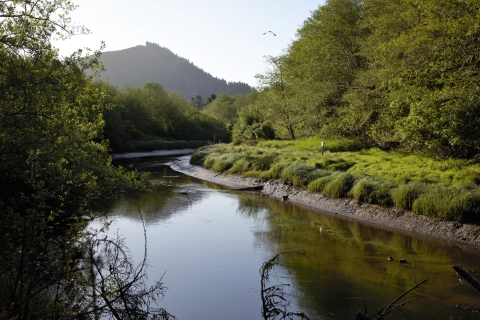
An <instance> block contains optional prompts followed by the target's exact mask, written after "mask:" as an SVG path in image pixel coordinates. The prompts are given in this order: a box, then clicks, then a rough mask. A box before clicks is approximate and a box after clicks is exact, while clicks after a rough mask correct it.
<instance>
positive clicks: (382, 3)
mask: <svg viewBox="0 0 480 320" xmlns="http://www.w3.org/2000/svg"><path fill="white" fill-rule="evenodd" d="M479 6H480V4H479V3H478V1H474V0H448V1H447V0H444V1H433V0H428V1H423V0H393V1H386V0H363V1H359V0H328V1H327V2H326V4H325V5H324V6H321V7H319V8H318V9H317V10H315V11H314V12H312V15H311V17H310V18H308V19H307V20H306V21H305V22H304V24H303V26H302V27H301V28H300V29H299V30H298V34H297V36H298V37H297V39H296V40H295V41H293V43H292V44H291V45H290V47H289V48H288V49H287V50H286V52H285V54H284V55H282V56H280V57H269V58H268V59H269V61H272V62H276V63H274V64H273V65H274V67H275V68H274V69H273V70H276V72H272V71H267V72H266V73H265V74H263V75H259V77H258V78H259V79H260V80H261V93H262V94H266V95H270V96H271V97H272V102H271V104H272V105H273V104H274V102H273V101H274V100H275V99H276V98H275V97H281V99H283V100H280V101H283V104H280V106H282V107H283V109H282V110H280V109H278V107H277V109H276V111H275V112H274V114H276V115H277V118H276V120H275V121H274V126H280V125H281V124H282V123H283V125H285V119H283V120H280V117H279V116H280V114H282V113H283V114H287V113H288V114H292V115H293V114H296V115H297V116H291V117H290V116H289V118H290V119H295V121H292V122H291V124H292V125H294V126H295V127H296V131H298V132H299V133H300V135H301V136H304V135H312V134H322V135H341V136H351V137H357V138H361V139H362V140H363V141H364V143H365V144H367V145H373V146H378V147H381V148H392V147H402V148H407V149H412V150H417V151H428V152H433V153H434V154H436V155H438V156H441V157H445V156H454V157H471V156H473V155H475V154H477V153H478V152H479V147H480V145H479V141H480V130H478V129H479V127H478V126H479V119H478V117H479V115H480V112H479V110H478V106H479V102H478V101H477V100H478V97H479V95H478V90H479V89H478V86H479V76H478V74H479V71H478V69H479V66H480V63H479V58H480V56H479V54H478V52H479V34H480V25H479V23H478V21H479V20H478V18H479V14H480V13H479V12H480V10H479V9H480V7H479ZM279 62H282V63H281V64H279ZM280 71H281V73H279V72H280ZM274 75H275V77H274ZM278 75H281V77H278ZM278 88H281V90H278ZM279 93H281V94H279ZM295 136H296V135H295ZM290 137H291V138H293V137H294V135H292V134H290Z"/></svg>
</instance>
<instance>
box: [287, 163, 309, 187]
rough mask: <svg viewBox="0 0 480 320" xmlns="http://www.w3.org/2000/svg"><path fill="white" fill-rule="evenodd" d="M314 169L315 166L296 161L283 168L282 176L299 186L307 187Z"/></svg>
mask: <svg viewBox="0 0 480 320" xmlns="http://www.w3.org/2000/svg"><path fill="white" fill-rule="evenodd" d="M313 171H315V168H314V167H312V166H310V165H308V164H306V163H304V162H294V163H293V164H291V165H290V166H288V167H287V168H285V169H284V170H283V172H282V178H283V179H284V180H287V181H290V182H292V183H293V184H294V185H295V186H297V187H305V186H307V185H308V183H309V182H310V181H311V180H312V177H311V173H312V172H313Z"/></svg>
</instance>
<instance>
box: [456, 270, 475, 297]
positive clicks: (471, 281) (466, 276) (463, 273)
mask: <svg viewBox="0 0 480 320" xmlns="http://www.w3.org/2000/svg"><path fill="white" fill-rule="evenodd" d="M453 269H454V270H455V271H457V273H458V274H459V275H460V276H461V277H462V278H463V279H465V280H466V281H467V282H468V283H469V284H470V285H471V286H472V287H474V288H475V289H476V290H477V291H480V284H479V283H478V282H477V281H476V280H475V279H473V278H472V276H470V275H469V274H468V272H467V271H465V270H463V269H462V268H461V267H459V266H453Z"/></svg>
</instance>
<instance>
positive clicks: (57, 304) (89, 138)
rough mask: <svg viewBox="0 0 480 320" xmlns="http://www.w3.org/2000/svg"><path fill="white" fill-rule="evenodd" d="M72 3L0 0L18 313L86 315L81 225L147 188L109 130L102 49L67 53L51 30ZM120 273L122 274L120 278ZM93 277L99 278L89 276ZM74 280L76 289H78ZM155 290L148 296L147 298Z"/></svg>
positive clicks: (9, 252)
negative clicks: (99, 79)
mask: <svg viewBox="0 0 480 320" xmlns="http://www.w3.org/2000/svg"><path fill="white" fill-rule="evenodd" d="M73 8H74V6H73V4H72V3H71V2H69V1H62V0H55V1H53V0H51V1H50V0H40V1H21V2H19V1H1V2H0V17H1V18H2V20H1V21H0V61H2V62H1V64H0V175H1V176H2V179H1V181H0V213H1V214H0V309H1V310H2V314H1V316H2V317H5V318H17V319H38V318H51V319H63V318H69V319H71V318H79V315H80V314H83V313H84V312H85V310H83V309H82V303H80V302H87V301H88V300H89V299H90V298H89V297H88V296H79V295H71V293H72V292H78V289H81V288H84V287H85V286H88V284H87V283H82V282H81V281H80V279H81V276H80V273H79V272H80V268H79V266H78V265H77V261H78V259H79V255H80V256H81V244H82V240H85V239H84V238H83V237H82V236H83V234H82V230H83V229H84V227H85V225H86V223H87V221H88V219H93V218H95V217H96V216H97V215H98V214H100V213H101V212H104V211H105V209H106V207H107V206H108V203H109V200H110V199H113V198H114V196H115V195H116V194H118V193H119V192H122V191H126V190H135V189H141V188H143V182H142V179H141V178H140V177H139V176H138V175H137V174H136V173H135V172H127V171H126V170H123V169H120V168H116V167H114V166H113V165H112V163H111V160H110V157H109V155H108V150H109V149H108V145H107V143H106V141H105V140H103V138H102V134H103V127H104V120H103V117H102V111H103V110H104V108H105V99H104V98H105V92H104V91H102V90H101V88H98V87H96V86H94V85H92V83H91V81H90V79H89V78H88V77H87V76H86V75H85V73H84V71H85V69H87V68H93V69H94V70H98V68H99V67H100V66H99V64H98V61H97V57H98V56H94V57H93V58H88V57H82V56H81V52H80V51H79V52H76V53H74V54H72V55H71V56H70V57H67V58H63V59H60V58H59V57H58V53H57V50H56V49H55V48H53V47H52V45H51V39H52V37H53V36H61V37H68V36H70V35H73V34H74V33H75V32H76V31H78V30H80V31H81V30H82V29H81V28H75V27H74V26H72V25H71V24H70V20H69V18H68V14H69V12H70V11H71V10H72V9H73ZM116 281H122V279H121V278H117V279H116ZM91 285H93V284H91ZM72 287H73V289H72ZM145 297H146V298H148V296H145Z"/></svg>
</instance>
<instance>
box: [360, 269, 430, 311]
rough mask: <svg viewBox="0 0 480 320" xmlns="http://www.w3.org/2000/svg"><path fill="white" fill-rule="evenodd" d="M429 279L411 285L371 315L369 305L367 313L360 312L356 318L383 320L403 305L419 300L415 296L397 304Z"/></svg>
mask: <svg viewBox="0 0 480 320" xmlns="http://www.w3.org/2000/svg"><path fill="white" fill-rule="evenodd" d="M426 281H427V279H425V280H423V281H421V282H419V283H417V284H416V285H414V286H413V287H411V288H410V289H409V290H407V291H405V292H404V293H403V294H401V295H400V296H399V297H398V298H397V299H395V300H394V301H393V302H392V303H390V304H389V305H388V306H387V307H386V308H384V309H380V310H379V311H377V312H376V313H375V314H373V315H371V316H369V315H368V313H367V307H365V313H361V312H358V313H357V316H356V318H355V320H369V319H375V320H383V319H385V317H386V316H388V315H390V314H392V313H393V312H395V311H398V310H399V309H400V308H401V307H403V306H405V305H406V304H408V303H410V302H412V301H415V300H417V299H418V298H413V299H410V300H407V301H405V302H402V303H400V304H399V305H395V303H397V302H398V301H399V300H400V299H402V298H403V297H405V296H406V295H407V294H408V293H410V292H411V291H413V290H415V289H416V288H418V287H419V286H420V285H421V284H423V283H425V282H426Z"/></svg>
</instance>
